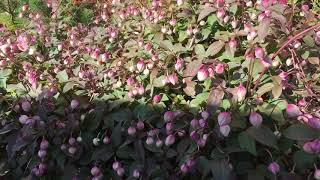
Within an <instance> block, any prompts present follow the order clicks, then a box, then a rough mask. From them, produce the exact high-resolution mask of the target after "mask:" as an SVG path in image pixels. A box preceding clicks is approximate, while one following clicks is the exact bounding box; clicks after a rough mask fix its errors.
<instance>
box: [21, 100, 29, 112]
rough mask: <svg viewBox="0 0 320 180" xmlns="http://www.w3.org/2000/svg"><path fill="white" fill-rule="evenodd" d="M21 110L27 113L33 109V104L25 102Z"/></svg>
mask: <svg viewBox="0 0 320 180" xmlns="http://www.w3.org/2000/svg"><path fill="white" fill-rule="evenodd" d="M21 108H22V109H23V110H24V111H25V112H28V111H29V110H30V109H31V104H30V103H29V101H23V102H22V103H21Z"/></svg>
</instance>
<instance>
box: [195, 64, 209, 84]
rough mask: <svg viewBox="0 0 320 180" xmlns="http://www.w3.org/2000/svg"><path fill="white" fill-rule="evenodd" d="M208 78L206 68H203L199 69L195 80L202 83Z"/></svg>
mask: <svg viewBox="0 0 320 180" xmlns="http://www.w3.org/2000/svg"><path fill="white" fill-rule="evenodd" d="M208 76H209V72H208V70H207V68H205V67H203V68H201V69H200V70H199V71H198V73H197V78H198V80H199V81H204V80H206V79H207V78H208Z"/></svg>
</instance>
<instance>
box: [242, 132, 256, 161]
mask: <svg viewBox="0 0 320 180" xmlns="http://www.w3.org/2000/svg"><path fill="white" fill-rule="evenodd" d="M238 142H239V144H240V147H241V148H242V149H244V150H246V151H248V152H250V153H251V154H253V155H255V156H256V155H257V150H256V143H255V141H254V139H252V138H251V137H250V136H249V135H248V134H247V133H245V132H242V133H240V134H239V136H238Z"/></svg>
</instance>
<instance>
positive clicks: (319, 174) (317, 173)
mask: <svg viewBox="0 0 320 180" xmlns="http://www.w3.org/2000/svg"><path fill="white" fill-rule="evenodd" d="M313 177H314V178H315V179H316V180H319V179H320V169H316V170H315V171H314V175H313Z"/></svg>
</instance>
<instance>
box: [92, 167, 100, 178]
mask: <svg viewBox="0 0 320 180" xmlns="http://www.w3.org/2000/svg"><path fill="white" fill-rule="evenodd" d="M90 172H91V175H92V176H98V175H99V174H100V169H99V168H98V167H97V166H93V167H92V168H91V171H90Z"/></svg>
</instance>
